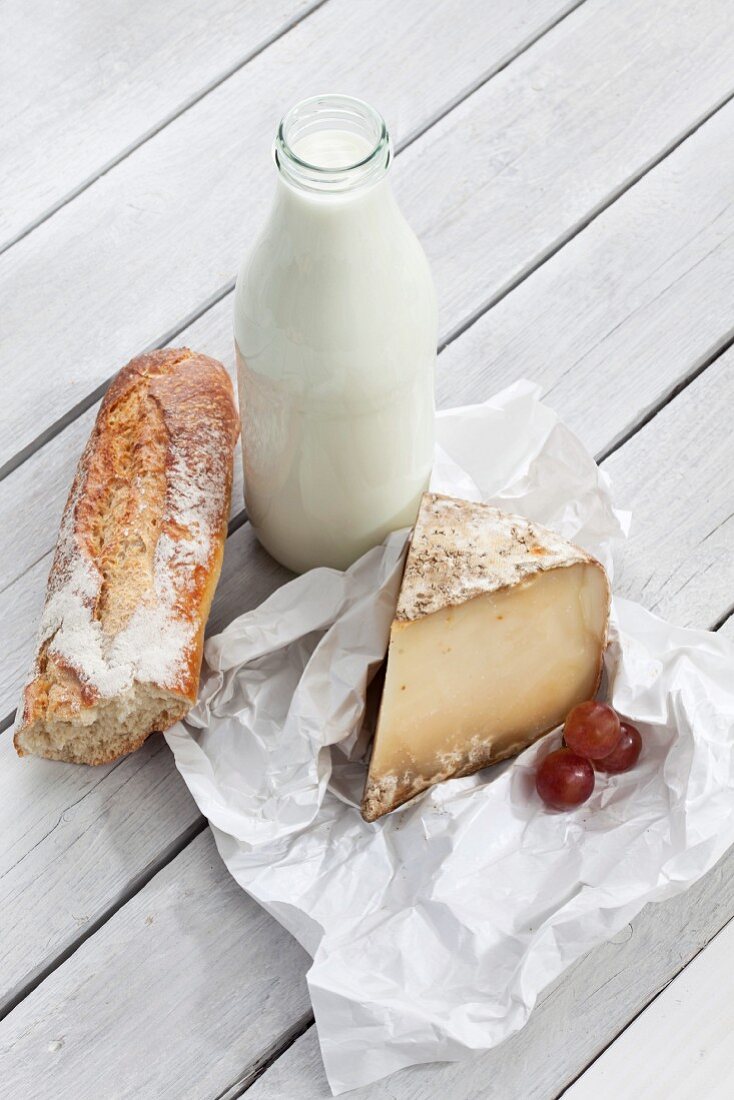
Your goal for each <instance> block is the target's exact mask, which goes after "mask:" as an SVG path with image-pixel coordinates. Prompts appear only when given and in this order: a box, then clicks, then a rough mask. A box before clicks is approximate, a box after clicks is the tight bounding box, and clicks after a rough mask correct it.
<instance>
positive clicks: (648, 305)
mask: <svg viewBox="0 0 734 1100" xmlns="http://www.w3.org/2000/svg"><path fill="white" fill-rule="evenodd" d="M733 142H734V103H732V104H729V105H727V106H725V107H722V108H721V110H720V111H719V112H718V113H717V114H715V115H714V116H713V118H711V119H710V120H709V121H708V122H706V123H705V124H704V125H703V126H701V128H700V129H699V130H697V131H696V133H695V134H693V135H692V136H691V137H690V138H688V140H687V141H685V142H684V143H683V144H682V145H681V146H680V148H678V149H676V150H675V151H674V152H673V153H671V154H670V156H668V157H667V158H666V159H665V160H664V161H662V162H661V163H660V164H659V165H658V166H657V167H656V168H655V169H653V170H652V171H651V172H649V173H648V175H646V176H645V177H644V178H643V179H642V180H640V182H639V183H638V184H636V185H635V186H634V187H633V188H632V189H631V190H630V191H628V192H627V193H626V194H625V195H623V196H622V197H621V198H620V199H618V200H617V202H615V203H614V204H613V205H612V206H610V207H609V208H608V209H607V210H605V211H604V213H603V214H601V215H600V216H599V217H598V218H597V219H596V220H595V221H594V222H592V224H591V225H589V226H588V227H587V228H586V229H584V231H583V232H582V233H580V234H579V235H578V236H577V237H575V238H574V239H573V240H572V241H570V242H569V243H568V244H567V245H566V246H565V247H564V248H562V249H561V251H560V252H558V253H557V254H556V255H555V256H553V257H552V258H551V259H550V260H548V261H547V262H546V263H545V264H543V265H542V267H540V268H538V270H537V271H535V272H534V273H533V274H532V275H531V276H530V277H529V278H528V279H527V280H526V281H525V282H524V283H522V284H521V285H520V286H518V287H517V288H516V289H515V290H513V291H512V293H511V294H509V295H508V296H507V297H506V298H504V299H503V300H502V301H501V302H499V303H498V304H497V305H496V306H494V308H493V309H492V310H490V312H489V313H486V314H485V315H484V316H482V317H481V318H480V319H479V320H478V321H477V322H476V323H475V324H474V325H472V326H471V327H470V328H469V329H467V331H466V332H465V333H463V335H462V336H461V338H460V339H458V340H456V341H455V342H454V343H453V344H450V345H449V346H448V347H447V348H446V349H445V351H444V352H443V353H442V355H441V356H440V360H439V363H440V366H439V371H438V375H437V398H438V403H439V405H440V406H448V405H452V404H458V403H460V402H462V401H468V400H471V399H472V398H471V395H472V394H475V393H476V392H477V390H478V389H479V388H480V387H481V386H482V385H484V386H485V387H487V388H486V392H487V393H491V392H494V391H495V390H497V389H500V388H501V387H502V386H506V385H508V384H509V383H511V382H513V381H514V380H515V379H516V378H518V377H527V378H532V379H533V380H534V381H536V382H538V383H539V384H540V385H541V386H542V388H543V393H544V398H545V399H546V400H547V401H548V402H549V403H550V404H551V405H553V406H555V407H556V408H557V409H559V410H561V411H562V413H563V417H564V419H565V421H566V423H568V424H569V425H570V427H572V428H573V429H574V431H575V432H577V433H578V435H579V437H580V438H581V440H582V441H583V443H584V444H585V446H586V447H588V448H589V450H590V451H591V452H592V453H593V454H599V453H600V452H603V451H606V450H607V449H608V448H609V447H611V446H613V445H614V444H615V443H617V442H618V441H619V440H620V438H622V437H624V435H625V433H626V432H628V431H629V429H630V427H631V425H632V424H633V423H634V422H635V421H636V420H637V421H639V420H640V419H642V418H643V417H644V416H645V415H646V414H648V413H649V412H650V411H652V410H654V409H655V408H656V407H657V406H659V405H660V403H661V402H664V401H665V400H666V399H667V398H668V397H669V396H670V394H671V393H672V392H673V391H674V389H675V388H676V387H677V386H678V385H680V384H681V383H682V382H683V381H684V380H685V379H686V378H687V377H688V376H690V374H691V373H692V372H693V371H695V370H696V369H697V368H698V367H699V366H700V365H701V364H702V363H704V362H705V361H706V360H707V359H708V358H709V357H710V356H711V354H713V353H715V351H716V350H717V349H718V348H721V347H722V346H723V345H725V344H726V343H727V341H729V340H731V338H732V335H734V316H733V315H732V310H731V302H730V294H729V288H730V287H731V285H732V283H733V282H734V204H732V201H731V195H732V191H733V190H734V162H732V158H731V157H722V155H721V150H722V148H727V147H729V146H731V144H732V143H733ZM681 457H682V456H681ZM676 465H677V463H676Z"/></svg>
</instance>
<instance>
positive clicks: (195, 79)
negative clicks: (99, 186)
mask: <svg viewBox="0 0 734 1100" xmlns="http://www.w3.org/2000/svg"><path fill="white" fill-rule="evenodd" d="M314 2H315V0H270V2H269V3H267V4H257V3H254V4H253V3H245V4H243V3H242V2H241V0H207V3H206V5H201V4H200V3H197V2H196V0H166V2H165V3H161V2H158V3H154V4H151V3H149V0H126V3H125V4H100V3H99V2H98V0H56V2H55V3H53V4H49V3H48V2H47V0H23V3H20V4H19V3H4V4H3V5H2V28H3V32H2V37H1V38H0V73H1V74H2V84H0V117H1V118H2V119H3V125H2V127H1V128H0V166H2V167H0V195H2V201H1V202H0V248H1V247H3V245H5V244H6V242H7V241H9V240H12V239H13V238H14V237H15V236H16V235H17V234H18V233H19V232H22V231H23V230H24V229H25V228H26V227H27V226H28V225H29V224H33V222H34V221H36V220H37V219H38V218H39V217H41V216H43V215H44V214H45V213H46V212H47V211H48V209H49V208H52V207H53V206H55V205H56V204H57V203H59V202H60V201H62V200H63V199H64V198H65V197H66V196H67V195H69V194H70V193H72V192H73V191H74V190H76V189H77V188H78V187H79V186H80V185H82V184H84V183H85V182H86V181H87V180H89V179H92V178H94V176H95V175H97V174H98V173H99V172H100V171H101V170H102V169H103V168H104V167H105V165H107V164H109V162H110V161H111V160H113V159H115V158H117V157H119V156H120V155H122V154H124V152H125V150H127V149H129V148H130V147H131V146H133V145H135V144H136V143H137V142H139V141H140V140H141V139H142V138H144V136H145V134H147V133H150V131H151V130H153V129H155V128H156V127H158V126H160V125H162V124H164V123H165V120H166V118H168V117H170V116H171V115H172V114H175V113H176V112H177V111H180V110H182V109H184V108H185V106H186V104H187V103H189V102H190V101H191V100H192V98H194V97H196V96H197V95H201V94H202V93H203V92H205V91H206V89H207V88H208V87H209V86H210V85H211V84H212V83H213V82H215V81H216V80H218V79H221V78H222V77H223V76H224V75H225V74H226V73H227V72H228V71H230V70H231V69H232V68H233V67H234V66H236V65H238V64H239V63H241V62H243V61H244V60H245V59H246V58H247V57H248V56H249V55H250V54H252V53H253V52H254V51H255V50H257V49H260V48H262V47H263V46H264V45H266V44H267V42H269V41H270V40H271V39H272V38H273V37H274V36H275V35H276V34H278V33H279V32H281V31H283V30H284V29H285V28H287V27H288V26H289V25H290V24H291V23H292V22H293V21H294V20H295V19H298V18H299V17H301V16H302V15H304V14H305V13H306V12H307V11H308V10H309V8H311V7H312V6H313V5H314Z"/></svg>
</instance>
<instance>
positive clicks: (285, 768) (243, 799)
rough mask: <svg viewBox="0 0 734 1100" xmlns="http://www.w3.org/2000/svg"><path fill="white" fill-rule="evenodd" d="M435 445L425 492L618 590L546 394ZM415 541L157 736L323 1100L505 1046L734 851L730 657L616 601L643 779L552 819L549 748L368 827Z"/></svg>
mask: <svg viewBox="0 0 734 1100" xmlns="http://www.w3.org/2000/svg"><path fill="white" fill-rule="evenodd" d="M437 439H438V448H437V461H436V468H435V475H434V481H433V485H432V487H433V488H434V489H437V490H438V491H442V492H448V493H452V494H454V495H456V496H462V497H465V498H473V499H484V500H487V501H490V502H492V503H495V504H498V505H499V506H500V507H503V508H505V509H506V510H508V511H515V512H519V513H521V514H523V515H525V516H528V517H529V518H532V519H534V520H537V521H539V522H542V523H545V524H548V525H549V526H551V527H554V528H555V529H556V530H558V531H560V532H561V533H562V534H563V535H566V536H567V537H569V538H571V539H573V540H574V541H576V542H578V543H580V544H581V545H582V546H584V547H586V548H587V549H588V550H590V551H592V552H593V553H594V554H596V555H597V556H598V557H599V558H600V559H601V560H602V561H603V562H604V563H605V565H606V566H607V568H608V569H609V570H610V572H611V566H612V557H611V552H612V545H613V543H614V541H615V540H616V539H618V538H620V537H622V536H623V535H624V533H625V530H626V526H627V521H628V516H627V515H626V514H624V513H620V512H616V511H615V510H614V508H613V506H612V502H611V496H610V489H609V483H608V480H607V478H606V476H605V475H604V474H603V473H602V472H601V471H600V470H598V469H597V467H596V465H595V463H594V461H593V459H592V458H591V457H590V456H589V455H588V454H587V453H586V451H585V450H584V448H583V447H582V446H581V444H580V443H579V441H578V439H577V438H576V437H575V436H574V435H573V434H572V433H571V432H570V431H569V430H568V429H567V428H566V427H564V425H563V424H562V423H561V422H560V421H559V420H558V418H557V416H556V415H555V413H553V412H552V411H551V410H550V409H549V408H547V407H545V406H544V405H542V404H541V403H540V401H539V390H538V388H537V387H535V386H532V385H530V384H529V383H526V382H520V383H517V384H515V385H514V386H511V387H510V388H509V389H507V390H505V391H503V392H502V393H501V394H499V395H498V396H497V397H495V398H493V399H492V400H490V401H488V402H486V403H485V404H483V405H475V406H470V407H467V408H461V409H453V410H451V411H449V412H446V413H442V414H440V415H439V416H438V420H437ZM405 542H406V533H405V532H403V533H399V534H397V535H393V536H392V537H391V538H389V539H388V540H387V541H386V543H385V545H384V546H381V547H378V548H377V549H375V550H372V551H370V552H369V553H368V554H366V555H365V556H364V557H363V558H362V559H361V560H360V561H359V562H357V563H356V564H355V565H354V566H353V567H352V568H351V569H350V570H348V571H347V572H346V573H339V572H336V571H334V570H329V569H317V570H314V571H313V572H311V573H308V574H306V575H304V576H302V577H299V578H297V579H296V580H294V581H292V582H291V583H289V584H286V585H285V586H284V587H282V588H281V589H280V590H279V591H277V592H276V593H275V594H274V595H273V596H271V597H270V598H269V599H268V600H266V601H265V603H264V604H262V606H261V607H259V608H258V609H257V610H255V611H252V612H249V613H248V614H246V615H242V616H241V617H240V618H239V619H237V620H235V621H234V622H233V623H232V624H231V625H230V626H229V627H228V628H227V629H226V630H225V631H224V632H223V633H222V634H220V635H219V636H218V637H215V638H211V639H210V640H209V642H208V643H207V646H206V662H207V665H208V671H207V672H206V673H205V676H204V679H203V685H202V690H201V695H200V701H199V703H198V704H197V706H196V707H195V709H194V710H193V711H192V712H191V714H190V715H189V719H188V721H187V722H186V723H180V724H179V725H177V726H175V727H174V728H173V729H172V730H170V731H169V732H168V734H167V735H166V736H167V739H168V743H169V745H170V746H171V748H172V750H173V752H174V755H175V758H176V765H177V767H178V769H179V771H180V772H181V774H182V775H183V777H184V779H185V781H186V783H187V784H188V786H189V788H190V790H191V793H192V794H193V796H194V798H195V799H196V801H197V803H198V805H199V807H200V808H201V810H202V812H203V813H204V814H205V815H206V816H207V817H208V818H209V821H210V822H211V824H212V827H213V832H214V836H215V838H216V842H217V846H218V848H219V851H220V853H221V855H222V858H223V859H224V861H225V863H226V864H227V867H228V868H229V870H230V871H231V873H232V875H233V876H234V877H235V879H236V880H237V882H239V883H240V885H241V886H242V887H243V888H244V889H245V890H247V891H248V893H249V894H251V895H252V897H254V898H255V899H256V900H257V901H258V902H259V903H260V904H261V905H262V906H264V908H265V909H267V911H268V912H269V913H271V914H272V915H273V916H274V917H275V918H276V919H277V920H278V921H280V922H281V924H283V925H284V926H285V927H286V928H287V929H288V930H289V931H290V932H291V933H292V934H293V935H294V936H295V937H296V938H297V939H298V940H299V941H300V943H301V944H302V945H303V946H304V947H305V948H306V950H307V951H308V952H309V953H310V954H311V955H312V956H313V965H312V967H311V969H310V971H309V974H308V986H309V990H310V994H311V999H312V1002H313V1008H314V1013H315V1017H316V1023H317V1027H318V1034H319V1040H320V1043H321V1050H322V1054H323V1058H324V1064H325V1067H326V1073H327V1077H328V1080H329V1083H330V1085H331V1088H332V1090H333V1092H334V1093H335V1094H338V1093H340V1092H343V1091H345V1090H348V1089H351V1088H355V1087H357V1086H359V1085H364V1084H367V1083H369V1082H371V1081H374V1080H376V1079H378V1078H380V1077H383V1076H385V1075H386V1074H389V1073H392V1072H393V1071H394V1070H397V1069H399V1068H401V1067H403V1066H407V1065H410V1064H412V1063H416V1062H427V1061H434V1060H440V1059H448V1060H457V1059H461V1058H465V1057H467V1055H469V1054H470V1052H472V1051H480V1050H487V1049H488V1048H489V1047H492V1046H494V1045H496V1044H497V1043H499V1042H501V1041H502V1040H503V1039H505V1038H507V1037H508V1036H509V1035H510V1034H512V1032H514V1031H516V1030H517V1029H518V1028H520V1027H522V1026H523V1024H524V1023H525V1022H526V1020H527V1019H528V1016H529V1014H530V1011H531V1009H532V1007H533V1005H534V1003H535V1001H536V999H537V997H538V994H539V993H540V992H541V990H542V989H543V988H544V987H545V986H546V985H547V984H548V983H549V982H551V981H552V980H553V979H554V978H556V977H557V975H558V974H560V973H561V972H562V971H563V970H564V969H565V968H566V967H568V966H569V965H570V964H571V963H572V962H573V961H574V960H575V959H576V958H578V957H579V956H580V955H582V954H583V953H584V952H586V951H588V950H589V949H590V948H592V947H593V946H595V945H596V944H598V943H600V942H601V941H603V940H605V939H608V938H609V937H611V936H613V935H614V934H615V933H616V932H617V931H619V930H620V929H621V928H622V927H623V926H624V925H625V924H626V923H627V922H628V921H630V920H631V919H632V918H633V917H634V916H635V914H637V913H638V912H639V911H640V909H642V907H643V906H644V905H645V903H646V902H648V901H658V900H661V899H663V898H666V897H669V896H671V895H672V894H674V893H676V892H678V891H680V890H683V889H685V888H686V887H687V886H688V885H690V884H691V883H692V882H694V881H695V880H696V879H697V878H699V877H700V876H701V875H703V874H704V873H705V872H706V871H707V870H708V869H709V868H710V867H712V866H713V864H714V863H715V862H716V860H717V859H718V858H719V857H720V856H721V855H722V854H723V853H724V852H725V851H726V849H727V848H728V847H729V845H730V844H732V843H733V842H734V646H732V645H731V644H729V643H727V642H726V641H725V640H724V639H722V638H719V637H717V636H716V635H713V634H710V633H707V632H705V631H694V630H684V629H681V628H677V627H673V626H669V625H668V624H666V623H664V622H662V621H661V620H660V619H657V618H655V617H654V616H653V615H651V614H649V613H648V612H646V611H644V610H643V609H642V608H641V607H639V606H637V605H636V604H634V603H631V602H629V601H627V600H622V599H617V600H615V602H614V611H613V623H614V625H613V631H612V639H611V644H610V647H609V651H608V655H607V661H606V671H607V677H608V681H609V693H610V695H611V699H612V701H613V703H614V706H615V707H617V708H618V709H619V710H620V711H621V713H622V714H624V715H625V716H627V717H628V718H630V719H631V720H633V721H634V722H635V723H636V724H637V725H638V726H639V727H640V729H641V732H642V735H643V738H644V754H643V757H642V758H641V760H640V762H639V764H638V766H637V767H636V768H635V769H634V770H633V771H631V772H629V773H627V774H625V775H620V776H616V777H609V778H601V779H600V780H599V781H598V782H597V786H596V790H595V792H594V794H593V796H592V798H591V800H590V801H589V802H588V803H587V804H586V805H585V806H583V807H581V808H580V809H578V810H576V811H575V812H572V813H562V814H556V813H551V812H548V811H547V810H545V809H544V808H543V806H542V804H541V803H540V801H539V800H538V798H537V797H536V795H535V793H534V783H533V774H534V767H535V764H536V761H537V760H538V759H539V758H541V757H542V756H543V755H544V754H545V753H547V752H549V751H550V750H551V749H552V748H555V747H556V746H557V744H558V742H559V734H558V733H555V734H549V735H548V736H547V737H545V738H543V739H542V740H541V741H540V742H538V743H537V744H536V745H534V746H533V747H532V748H530V749H528V750H527V751H526V752H524V753H523V754H522V755H521V756H519V757H518V758H516V759H515V760H513V761H509V762H506V763H504V764H500V765H497V766H496V767H494V768H489V769H486V770H485V771H483V772H480V773H479V774H477V775H475V776H471V777H469V778H466V779H457V780H453V781H450V782H448V783H444V784H441V785H440V786H438V787H435V788H434V789H433V790H431V791H428V792H425V793H424V794H422V795H420V796H419V797H418V798H416V799H415V800H413V801H412V802H411V803H409V804H408V805H407V806H405V807H403V808H402V809H400V810H398V811H396V812H394V813H393V814H391V815H389V816H387V817H384V818H383V819H382V820H380V821H377V822H375V823H374V824H371V825H368V824H366V823H365V822H364V821H363V820H362V818H361V816H360V813H359V809H358V806H359V800H360V797H361V793H362V786H363V783H364V775H365V765H364V763H363V754H364V752H365V748H366V746H367V743H368V737H369V726H370V722H369V719H368V720H367V722H366V723H365V728H362V729H360V727H361V726H362V719H363V714H364V710H365V689H366V686H367V684H368V681H369V679H370V677H371V675H372V674H373V672H374V670H375V669H376V667H377V666H378V665H379V663H380V662H381V660H382V658H383V656H384V653H385V649H386V645H387V638H388V631H389V626H390V622H391V619H392V614H393V610H394V606H395V601H396V597H397V589H398V586H399V582H400V576H401V570H402V562H403V555H404V548H405ZM372 702H373V701H372V700H370V704H371V703H372ZM370 709H371V708H370V706H369V705H368V708H367V710H368V714H369V711H370Z"/></svg>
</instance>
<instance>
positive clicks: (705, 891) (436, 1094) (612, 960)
mask: <svg viewBox="0 0 734 1100" xmlns="http://www.w3.org/2000/svg"><path fill="white" fill-rule="evenodd" d="M733 915H734V852H732V851H730V852H729V853H728V855H726V856H725V857H724V858H723V859H722V860H721V861H720V862H719V863H718V864H717V865H716V867H714V868H713V869H712V870H711V871H710V872H709V874H708V875H706V876H705V877H704V878H703V879H701V881H700V882H698V883H696V885H695V886H692V887H691V889H690V890H689V891H688V892H687V893H685V894H682V895H680V896H679V897H677V898H673V899H672V900H670V901H667V902H663V903H660V904H658V905H648V906H647V907H646V908H645V909H643V911H642V912H641V913H640V915H639V916H638V917H637V918H636V920H635V921H633V923H632V924H631V925H628V926H627V928H626V929H625V930H623V931H622V932H621V933H619V934H618V935H617V936H615V937H614V939H613V940H612V941H611V942H609V943H605V944H602V945H601V946H600V947H597V948H595V949H594V950H593V951H591V952H590V953H589V954H588V955H586V956H585V957H584V958H583V959H581V960H580V961H579V962H578V963H576V964H575V965H574V966H572V967H571V968H570V970H567V971H566V972H565V974H564V975H562V977H561V978H560V979H559V980H558V981H557V982H555V983H553V985H551V986H549V987H548V989H547V990H546V991H545V992H544V993H543V994H542V996H541V998H540V1000H539V1003H538V1005H537V1006H536V1008H535V1010H534V1011H533V1013H532V1015H531V1017H530V1020H529V1021H528V1023H527V1024H526V1025H525V1027H524V1028H523V1029H522V1031H519V1032H518V1033H517V1034H516V1035H514V1036H513V1037H512V1038H510V1039H508V1040H507V1041H506V1042H505V1043H503V1044H502V1045H501V1046H499V1047H497V1048H496V1049H495V1050H492V1051H489V1052H488V1053H487V1054H483V1055H479V1056H478V1057H476V1058H473V1059H471V1060H469V1061H467V1062H459V1063H443V1064H440V1065H439V1064H435V1063H434V1064H432V1065H426V1066H415V1067H411V1068H409V1069H404V1070H400V1071H399V1072H398V1073H396V1074H393V1075H392V1076H391V1077H388V1078H386V1079H385V1080H383V1081H380V1082H377V1083H376V1084H374V1085H372V1086H370V1087H369V1088H362V1089H355V1090H354V1091H353V1092H350V1093H349V1097H350V1100H352V1098H353V1100H398V1098H399V1100H446V1098H449V1097H450V1100H480V1098H481V1100H552V1098H555V1097H558V1096H559V1095H560V1094H561V1092H562V1091H563V1088H564V1086H565V1085H567V1084H569V1082H571V1081H572V1080H573V1078H574V1077H575V1076H576V1075H577V1074H578V1073H579V1072H580V1071H581V1070H582V1069H583V1067H584V1066H585V1065H586V1064H587V1063H588V1062H589V1060H590V1059H591V1058H593V1057H594V1056H595V1054H597V1053H598V1051H599V1050H600V1049H602V1048H603V1047H604V1045H605V1044H606V1043H608V1042H610V1041H611V1040H613V1039H614V1036H615V1035H616V1034H617V1033H618V1032H619V1031H620V1030H621V1029H622V1028H623V1027H624V1026H625V1024H626V1023H627V1022H628V1020H629V1019H630V1018H631V1017H632V1016H633V1015H634V1014H635V1013H636V1012H639V1010H640V1009H641V1008H643V1007H644V1006H645V1005H646V1004H647V1003H648V1001H649V1000H650V999H651V997H653V996H654V995H655V994H656V993H657V992H658V991H659V990H660V989H663V988H664V987H665V985H666V984H667V983H668V982H669V981H670V980H671V978H673V977H674V976H675V974H677V973H678V971H679V970H680V968H681V967H683V966H685V965H686V963H687V962H688V960H689V959H691V958H692V957H694V956H695V955H696V953H697V952H698V951H700V950H701V948H702V947H704V946H705V944H707V943H708V942H709V941H710V940H711V938H712V937H713V936H715V935H716V933H717V931H718V930H719V928H720V927H721V925H722V924H724V923H725V922H726V921H727V920H730V919H731V917H732V916H733ZM714 942H715V941H714ZM707 950H708V949H707ZM632 1026H633V1027H634V1026H635V1025H632ZM611 1049H612V1050H613V1049H614V1047H612V1048H611ZM637 1049H638V1056H639V1055H642V1053H643V1051H642V1049H641V1048H639V1047H638V1048H637ZM685 1049H688V1048H687V1047H686V1048H685ZM618 1080H619V1079H618ZM586 1095H587V1094H583V1097H584V1100H586ZM588 1095H589V1096H595V1097H599V1100H602V1098H603V1100H606V1094H604V1093H591V1092H590V1093H588ZM654 1095H655V1094H654V1093H648V1092H645V1091H644V1090H642V1089H640V1090H635V1089H632V1090H630V1091H624V1090H623V1089H621V1088H618V1090H617V1091H616V1092H614V1093H609V1096H614V1097H615V1100H632V1098H633V1097H634V1098H639V1100H648V1098H650V1100H652V1097H653V1096H654ZM662 1095H675V1094H673V1093H668V1094H661V1096H662ZM683 1095H684V1096H685V1100H692V1098H693V1097H694V1096H700V1097H702V1098H703V1097H704V1096H706V1097H707V1096H708V1094H707V1093H706V1092H705V1091H700V1092H696V1091H692V1092H689V1093H686V1094H683ZM683 1095H681V1100H683ZM727 1095H728V1094H727ZM290 1096H298V1100H328V1098H329V1097H330V1096H331V1091H330V1089H329V1087H328V1085H327V1083H326V1078H325V1076H324V1070H323V1065H322V1062H321V1056H320V1053H319V1048H318V1042H317V1038H316V1029H315V1028H314V1027H311V1028H310V1029H309V1030H308V1031H307V1032H306V1033H305V1034H304V1035H303V1036H302V1037H301V1038H299V1039H298V1040H297V1041H296V1042H295V1043H294V1044H293V1046H291V1047H290V1049H289V1050H287V1051H286V1052H285V1054H283V1055H282V1056H281V1057H280V1058H279V1059H278V1060H277V1062H275V1063H274V1064H273V1065H272V1066H270V1067H269V1068H268V1069H267V1070H266V1072H265V1073H264V1074H263V1076H262V1077H261V1078H260V1079H259V1080H258V1081H256V1082H255V1084H254V1085H253V1086H252V1087H251V1089H250V1090H249V1091H248V1092H247V1098H248V1100H281V1098H283V1097H290ZM565 1096H569V1097H573V1100H576V1097H575V1096H574V1093H573V1090H572V1091H571V1092H569V1093H566V1094H565ZM579 1100H581V1098H579Z"/></svg>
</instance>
